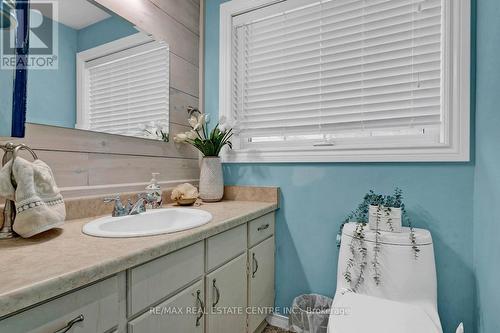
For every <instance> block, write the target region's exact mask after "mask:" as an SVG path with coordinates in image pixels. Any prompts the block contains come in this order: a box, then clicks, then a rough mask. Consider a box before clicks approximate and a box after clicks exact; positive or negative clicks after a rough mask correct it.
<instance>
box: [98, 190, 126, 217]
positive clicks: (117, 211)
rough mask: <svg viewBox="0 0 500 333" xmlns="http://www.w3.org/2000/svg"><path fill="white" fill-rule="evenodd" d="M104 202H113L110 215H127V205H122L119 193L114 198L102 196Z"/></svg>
mask: <svg viewBox="0 0 500 333" xmlns="http://www.w3.org/2000/svg"><path fill="white" fill-rule="evenodd" d="M104 202H105V203H111V202H114V203H115V207H114V208H113V212H112V213H111V216H113V217H118V216H125V215H128V212H129V209H128V208H127V207H125V206H123V204H122V201H121V199H120V196H119V195H117V196H116V197H114V198H104Z"/></svg>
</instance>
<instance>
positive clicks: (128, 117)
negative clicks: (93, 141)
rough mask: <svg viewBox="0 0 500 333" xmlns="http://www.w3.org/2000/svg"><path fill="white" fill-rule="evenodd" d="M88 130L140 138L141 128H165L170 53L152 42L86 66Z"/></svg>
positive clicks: (161, 45) (165, 46)
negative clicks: (150, 125)
mask: <svg viewBox="0 0 500 333" xmlns="http://www.w3.org/2000/svg"><path fill="white" fill-rule="evenodd" d="M86 66H87V70H88V73H89V75H88V78H89V80H88V83H87V84H88V98H89V103H88V126H89V128H88V129H90V130H93V131H99V132H106V133H112V134H123V135H134V136H137V135H139V136H140V135H141V134H143V130H142V129H141V128H140V125H141V124H144V125H147V124H148V123H149V122H151V121H154V122H161V123H165V124H168V120H169V119H168V109H169V49H168V46H167V45H166V44H163V43H158V42H151V43H147V44H144V45H140V46H136V47H133V48H130V49H127V50H124V51H120V52H117V53H114V54H111V55H108V56H105V57H102V58H98V59H95V60H92V61H90V62H88V63H87V65H86Z"/></svg>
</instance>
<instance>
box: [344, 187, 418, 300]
mask: <svg viewBox="0 0 500 333" xmlns="http://www.w3.org/2000/svg"><path fill="white" fill-rule="evenodd" d="M370 207H372V209H373V207H375V209H376V213H375V221H374V225H375V227H374V230H375V246H374V248H373V258H372V262H371V263H370V264H371V266H372V267H373V272H374V276H373V280H374V282H375V284H376V285H377V286H378V285H379V284H380V283H381V275H380V269H379V267H380V262H379V254H380V251H381V243H380V238H381V232H380V231H381V222H382V218H383V217H386V219H385V223H386V224H387V225H388V229H389V230H390V231H393V230H394V226H393V225H392V221H391V218H390V213H391V209H392V210H394V209H400V210H401V213H402V219H403V222H405V224H406V225H408V227H409V229H410V235H409V241H410V243H411V249H412V251H413V255H414V258H415V259H417V258H418V254H419V252H420V249H419V248H418V246H417V242H416V237H415V230H414V229H413V226H412V223H411V220H410V218H409V216H408V213H407V212H406V208H405V204H404V202H403V192H402V191H401V189H399V188H396V189H395V190H394V193H393V195H381V194H376V193H375V192H373V191H371V190H370V191H369V192H368V193H367V194H365V196H364V197H363V201H362V202H361V203H360V204H359V205H358V207H357V208H356V209H355V210H354V211H353V212H351V213H350V214H349V215H348V216H347V217H346V219H345V220H344V223H342V225H341V226H340V233H342V228H343V227H344V225H345V224H346V223H349V222H356V228H355V230H354V234H353V237H352V240H351V242H350V244H349V251H350V253H351V256H350V257H349V258H348V259H347V265H346V271H345V272H344V279H345V280H346V281H347V282H348V283H349V284H351V287H352V290H353V291H354V292H356V291H357V290H358V288H359V287H360V286H361V284H362V283H363V281H364V275H365V270H366V269H367V266H368V262H367V257H368V249H367V245H366V242H365V228H366V225H367V223H368V221H369V219H370V216H369V213H370ZM355 267H357V271H358V274H357V276H356V277H353V276H352V273H351V270H352V269H353V268H355Z"/></svg>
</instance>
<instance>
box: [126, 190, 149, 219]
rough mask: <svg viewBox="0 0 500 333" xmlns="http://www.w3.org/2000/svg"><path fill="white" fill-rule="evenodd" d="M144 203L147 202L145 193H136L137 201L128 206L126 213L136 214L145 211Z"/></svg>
mask: <svg viewBox="0 0 500 333" xmlns="http://www.w3.org/2000/svg"><path fill="white" fill-rule="evenodd" d="M146 203H147V197H146V195H145V194H143V193H141V194H138V195H137V201H136V202H135V204H134V205H133V206H132V208H130V210H129V212H128V215H137V214H140V213H144V212H145V211H146Z"/></svg>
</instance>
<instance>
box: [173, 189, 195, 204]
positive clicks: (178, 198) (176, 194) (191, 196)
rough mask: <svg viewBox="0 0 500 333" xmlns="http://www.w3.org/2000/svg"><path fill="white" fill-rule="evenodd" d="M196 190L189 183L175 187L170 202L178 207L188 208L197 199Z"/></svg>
mask: <svg viewBox="0 0 500 333" xmlns="http://www.w3.org/2000/svg"><path fill="white" fill-rule="evenodd" d="M198 196H199V194H198V189H197V188H196V187H194V186H193V185H191V184H189V183H184V184H180V185H177V186H176V187H175V188H174V189H173V190H172V196H171V198H172V200H173V201H175V202H176V203H177V204H178V205H180V206H190V205H192V204H194V203H195V202H196V200H197V199H198Z"/></svg>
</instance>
